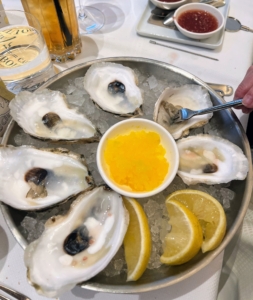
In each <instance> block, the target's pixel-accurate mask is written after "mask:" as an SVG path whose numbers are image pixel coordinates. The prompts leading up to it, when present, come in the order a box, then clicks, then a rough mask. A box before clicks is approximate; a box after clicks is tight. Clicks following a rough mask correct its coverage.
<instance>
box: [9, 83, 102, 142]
mask: <svg viewBox="0 0 253 300" xmlns="http://www.w3.org/2000/svg"><path fill="white" fill-rule="evenodd" d="M9 107H10V114H11V116H12V117H13V119H14V120H15V121H16V122H17V123H18V125H19V126H20V127H21V128H23V130H24V131H25V132H26V133H28V134H30V135H32V136H34V137H36V138H40V139H50V140H55V141H58V140H67V141H76V140H86V141H93V140H97V139H98V138H97V132H96V129H95V126H94V125H93V124H92V123H91V121H90V120H88V119H87V118H86V117H85V116H84V115H82V114H80V113H78V112H77V110H76V109H70V108H69V107H68V105H67V102H66V97H65V95H64V94H63V93H61V92H58V91H51V90H48V89H44V90H42V91H35V92H33V93H30V92H28V91H23V92H20V93H19V94H18V95H16V96H15V98H14V99H13V100H12V101H11V102H10V104H9Z"/></svg>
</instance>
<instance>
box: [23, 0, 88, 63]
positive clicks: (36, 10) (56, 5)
mask: <svg viewBox="0 0 253 300" xmlns="http://www.w3.org/2000/svg"><path fill="white" fill-rule="evenodd" d="M21 1H22V4H23V7H24V10H25V11H26V12H29V13H31V14H33V15H34V16H35V17H36V18H37V19H38V20H39V22H40V24H41V27H42V32H43V35H44V37H45V40H46V43H47V47H48V49H49V53H50V55H51V58H52V59H53V60H55V61H57V62H64V61H66V60H67V59H74V58H75V56H76V54H78V53H80V52H81V45H82V44H81V39H80V36H79V28H78V21H77V16H76V9H75V3H74V0H42V1H38V0H21Z"/></svg>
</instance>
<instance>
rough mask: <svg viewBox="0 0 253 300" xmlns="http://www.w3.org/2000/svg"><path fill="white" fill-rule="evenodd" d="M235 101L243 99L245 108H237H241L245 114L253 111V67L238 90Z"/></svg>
mask: <svg viewBox="0 0 253 300" xmlns="http://www.w3.org/2000/svg"><path fill="white" fill-rule="evenodd" d="M234 99H242V104H243V106H237V107H236V108H241V109H242V112H243V113H245V114H248V113H250V112H251V111H253V66H251V67H250V68H249V69H248V71H247V73H246V75H245V77H244V78H243V80H242V82H241V83H240V84H239V86H238V88H237V89H236V91H235V95H234Z"/></svg>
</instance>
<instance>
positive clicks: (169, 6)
mask: <svg viewBox="0 0 253 300" xmlns="http://www.w3.org/2000/svg"><path fill="white" fill-rule="evenodd" d="M150 1H151V2H152V3H153V4H154V5H155V6H157V7H159V8H162V9H176V8H178V7H179V6H181V5H184V4H186V3H188V2H190V1H191V0H180V1H175V2H162V1H158V0H150Z"/></svg>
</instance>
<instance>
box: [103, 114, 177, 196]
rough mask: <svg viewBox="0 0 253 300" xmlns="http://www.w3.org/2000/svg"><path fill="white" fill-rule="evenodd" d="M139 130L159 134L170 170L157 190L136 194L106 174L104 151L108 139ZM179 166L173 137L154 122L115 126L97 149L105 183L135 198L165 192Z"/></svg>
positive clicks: (136, 122) (133, 120) (106, 134)
mask: <svg viewBox="0 0 253 300" xmlns="http://www.w3.org/2000/svg"><path fill="white" fill-rule="evenodd" d="M138 130H146V131H153V132H156V133H158V134H159V136H160V138H161V144H162V145H163V147H164V148H165V150H166V155H165V157H166V159H167V161H168V162H169V170H168V173H167V175H166V176H165V178H164V180H163V182H162V183H161V184H160V185H159V186H158V187H157V188H155V189H154V190H152V191H148V192H135V191H130V190H129V189H128V190H127V189H123V188H122V186H120V185H118V184H117V183H115V182H114V181H113V180H112V179H111V178H110V177H109V176H108V174H107V172H106V163H105V161H104V151H105V148H106V142H107V140H108V139H110V138H114V137H116V136H118V135H123V134H128V133H129V132H130V131H138ZM178 165H179V154H178V148H177V145H176V142H175V140H174V139H173V137H172V135H171V134H170V133H169V132H168V131H167V130H166V129H164V128H163V127H162V126H161V125H159V124H157V123H155V122H154V121H150V120H146V119H129V120H126V121H121V122H119V123H117V124H115V125H113V126H112V127H111V128H110V129H108V130H107V131H106V133H105V134H104V135H103V137H102V139H101V140H100V142H99V145H98V149H97V166H98V170H99V173H100V175H101V176H102V178H103V179H104V181H105V183H106V184H107V185H108V186H109V187H110V188H112V189H113V190H114V191H115V192H117V193H119V194H121V195H124V196H128V197H133V198H144V197H149V196H152V195H155V194H157V193H159V192H161V191H163V190H164V189H165V188H166V187H167V186H168V185H169V184H170V183H171V182H172V181H173V179H174V177H175V176H176V173H177V170H178Z"/></svg>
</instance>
